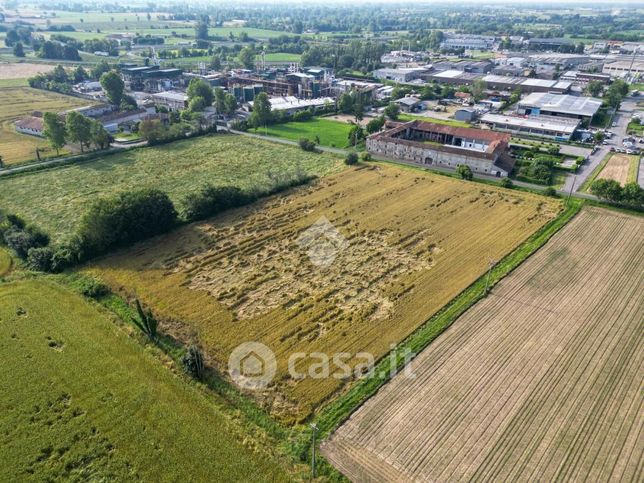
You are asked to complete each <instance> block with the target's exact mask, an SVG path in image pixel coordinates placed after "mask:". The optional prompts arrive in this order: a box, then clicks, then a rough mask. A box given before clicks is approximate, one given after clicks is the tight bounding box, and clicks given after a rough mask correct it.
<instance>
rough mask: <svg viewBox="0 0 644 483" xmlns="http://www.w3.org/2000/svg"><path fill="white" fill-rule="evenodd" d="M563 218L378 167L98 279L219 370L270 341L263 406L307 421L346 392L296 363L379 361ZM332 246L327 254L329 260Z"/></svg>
mask: <svg viewBox="0 0 644 483" xmlns="http://www.w3.org/2000/svg"><path fill="white" fill-rule="evenodd" d="M559 210H560V204H559V203H558V202H556V201H554V200H552V199H546V198H543V197H540V196H537V195H532V194H526V193H519V192H513V191H506V190H501V189H497V188H492V187H487V186H483V185H477V184H473V183H468V182H463V181H458V180H454V179H451V178H446V177H443V176H437V175H431V174H425V173H422V172H419V171H416V170H410V169H401V168H394V167H375V166H371V167H365V168H359V169H352V170H347V171H344V172H341V173H337V174H333V175H331V176H327V177H324V178H322V179H320V180H319V181H318V182H317V183H316V184H314V185H313V186H310V187H306V188H300V189H297V190H295V191H294V192H292V193H291V194H286V195H284V196H278V197H274V198H271V199H269V200H268V201H265V202H262V203H257V204H255V205H254V206H252V207H249V208H246V209H240V210H235V211H231V212H229V213H227V214H225V215H224V216H220V217H216V218H213V219H211V220H209V221H208V222H205V223H199V224H193V225H190V226H187V227H184V228H182V229H179V230H177V231H175V232H174V233H171V234H169V235H166V236H163V237H159V238H157V239H154V240H151V241H148V242H145V243H143V244H140V245H137V246H136V247H134V248H132V249H130V250H128V251H125V252H121V253H118V254H115V255H113V256H111V257H108V258H106V259H103V260H101V261H99V262H97V263H95V264H94V265H93V266H92V267H89V268H88V270H89V271H91V272H93V273H94V274H96V275H98V276H99V277H101V278H102V279H104V280H105V281H106V282H107V283H108V284H110V285H111V286H112V287H114V288H116V289H118V290H120V291H121V292H122V293H125V294H128V295H131V294H133V293H135V292H136V294H137V295H138V296H139V297H140V298H141V299H142V300H143V301H144V302H145V303H146V304H149V305H150V306H151V307H152V309H153V310H154V311H155V312H156V313H157V314H158V315H160V316H161V318H162V319H164V320H165V323H164V324H162V325H163V330H165V331H168V332H170V333H172V334H173V335H175V336H177V337H179V338H181V339H182V340H184V341H196V342H198V343H199V344H200V345H201V346H202V347H204V349H205V351H206V353H207V354H208V355H209V357H210V362H211V363H213V364H215V365H218V366H219V367H220V368H224V369H225V363H226V361H227V360H228V357H229V355H230V353H231V351H232V350H233V348H235V347H236V346H237V345H238V344H240V343H242V342H246V341H260V342H263V343H264V344H266V345H267V346H268V347H269V348H270V349H271V350H273V351H274V352H275V354H276V356H277V361H278V373H277V374H278V375H277V378H276V379H275V383H274V385H273V386H272V387H270V388H269V389H268V391H267V393H266V394H264V396H265V397H264V398H263V399H264V400H265V401H266V402H267V404H270V405H271V409H272V410H273V412H274V413H276V414H279V413H282V414H283V415H285V417H288V418H295V419H299V418H301V417H304V416H306V415H308V414H310V412H311V410H312V409H313V408H315V407H316V406H318V405H319V404H320V403H321V402H323V401H324V400H326V399H327V398H328V397H330V396H331V395H333V394H334V393H335V392H336V391H337V390H338V389H339V388H340V387H341V386H342V384H343V382H342V381H340V380H338V379H336V378H333V377H330V378H326V379H322V380H321V379H312V378H304V379H301V380H295V379H292V378H290V377H289V375H288V372H287V360H288V357H289V356H290V355H291V354H292V353H294V352H298V351H303V352H305V353H307V354H308V353H311V352H313V351H321V352H324V353H326V354H329V355H332V354H334V353H336V352H339V351H346V352H350V353H351V354H356V353H358V352H360V351H368V352H370V353H372V354H374V356H375V357H376V358H378V357H381V356H383V355H384V354H385V353H387V352H388V351H389V349H390V344H392V343H396V342H399V341H400V340H401V339H403V338H404V337H405V336H407V335H408V334H410V333H411V332H412V331H413V330H414V329H415V328H417V327H418V326H419V325H420V324H422V323H423V322H424V321H425V320H427V319H428V318H429V317H430V316H431V315H432V314H433V313H434V312H436V311H437V310H438V309H439V308H440V307H442V306H443V305H444V304H445V303H447V302H448V301H449V300H450V299H451V298H453V297H454V296H455V295H456V294H458V293H459V292H460V291H461V290H463V289H464V288H465V287H467V286H468V285H469V284H470V283H472V282H473V281H474V280H475V279H476V278H477V277H478V276H480V275H481V274H482V273H483V272H484V271H485V269H486V267H487V264H488V261H489V259H490V258H494V259H500V258H501V257H502V256H503V255H505V254H507V253H508V252H510V251H511V250H512V249H513V248H514V247H515V246H517V245H518V244H519V243H521V242H522V241H523V240H524V239H526V238H527V237H528V236H529V235H530V234H532V233H533V232H534V231H536V230H537V229H538V228H539V227H540V226H542V225H543V224H544V223H546V222H547V221H548V220H550V219H552V218H553V217H554V216H555V215H556V214H557V213H558V212H559ZM325 219H326V220H328V222H329V223H330V224H331V225H332V228H333V227H334V228H333V229H337V230H338V232H339V234H340V237H338V238H339V240H338V243H337V248H338V250H337V256H336V258H335V259H333V260H332V261H331V263H329V264H326V265H316V264H315V263H313V262H315V261H316V258H315V257H316V256H318V255H319V253H314V252H315V250H312V247H315V246H316V245H313V246H312V245H306V244H303V238H301V236H302V234H303V233H304V232H305V231H306V230H307V229H309V227H311V226H312V225H313V224H314V223H315V222H319V223H318V226H319V225H320V224H321V226H324V224H325ZM334 247H336V245H332V246H330V245H329V244H328V243H322V244H321V245H320V248H321V251H322V252H324V251H325V250H328V249H329V248H331V249H333V248H334ZM331 251H332V250H331ZM309 255H312V258H309ZM310 362H311V361H310V360H309V359H304V360H302V361H300V362H299V363H298V367H302V368H306V367H308V366H307V364H309V363H310ZM356 362H360V361H359V360H356V359H355V358H354V359H352V360H351V361H349V364H352V363H353V364H355V363H356ZM363 362H364V361H363Z"/></svg>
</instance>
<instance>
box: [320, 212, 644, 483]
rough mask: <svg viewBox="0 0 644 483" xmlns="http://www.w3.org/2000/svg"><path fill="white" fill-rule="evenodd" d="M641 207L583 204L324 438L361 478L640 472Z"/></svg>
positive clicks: (343, 466)
mask: <svg viewBox="0 0 644 483" xmlns="http://www.w3.org/2000/svg"><path fill="white" fill-rule="evenodd" d="M643 273H644V219H643V218H641V217H635V216H629V215H623V214H619V213H614V212H609V211H605V210H601V209H587V210H585V211H583V212H582V213H581V214H580V215H578V216H577V217H576V218H575V219H574V220H573V221H572V222H571V223H570V224H569V225H567V226H566V227H565V228H564V229H563V230H562V231H560V232H559V233H558V234H556V235H555V236H554V237H553V238H552V239H551V240H550V241H549V242H548V244H547V245H545V246H544V247H543V248H542V249H541V250H540V251H538V252H537V253H536V254H535V255H533V256H532V257H531V258H530V259H529V260H528V261H527V262H525V263H524V264H523V265H521V266H520V267H519V268H518V269H516V270H515V271H514V272H513V274H511V275H510V276H509V277H507V278H506V279H504V280H503V281H501V282H500V283H499V284H498V285H497V286H496V287H495V288H494V290H493V292H492V293H491V295H490V296H488V297H486V298H485V299H483V300H482V301H481V302H479V303H478V304H477V305H475V306H474V307H473V308H472V309H470V310H469V311H468V312H466V313H465V314H464V315H463V316H462V317H461V318H460V319H459V320H457V321H456V322H455V323H454V324H453V325H452V326H451V328H450V329H449V330H448V331H447V332H446V333H445V334H444V335H442V336H441V337H440V338H439V339H438V340H437V341H436V342H435V343H434V344H432V345H430V346H429V347H428V348H427V349H426V350H425V351H423V352H422V353H421V354H420V355H419V356H418V357H417V358H416V359H415V360H414V361H413V362H412V363H411V369H412V372H413V374H414V375H415V377H413V378H411V377H408V376H406V374H404V373H401V374H399V375H398V376H396V377H394V379H392V381H391V382H390V383H389V384H387V385H386V386H384V387H383V388H382V389H381V390H380V391H379V392H378V393H377V394H376V395H375V396H374V397H373V398H372V399H370V400H369V401H368V402H367V403H366V404H365V405H364V406H362V407H361V408H360V409H359V410H358V411H356V412H355V413H354V414H353V416H352V417H351V418H350V419H349V420H348V421H347V422H346V423H345V424H344V425H343V426H341V427H340V428H339V430H337V431H336V432H335V433H334V434H333V435H332V436H331V438H330V440H329V441H328V442H326V443H325V444H324V445H323V453H324V454H325V456H326V457H327V458H328V459H329V460H331V461H332V462H333V463H334V464H335V465H336V466H337V467H338V468H339V469H340V470H341V471H343V472H344V473H345V474H346V475H347V476H348V477H349V478H351V479H352V480H354V481H564V480H565V481H641V479H642V464H643V462H644V438H642V431H643V430H644V416H643V415H644V412H643V406H644V381H643V377H642V376H643V374H644V373H643V370H644V331H642V321H644V278H643V277H642V274H643Z"/></svg>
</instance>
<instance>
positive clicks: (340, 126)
mask: <svg viewBox="0 0 644 483" xmlns="http://www.w3.org/2000/svg"><path fill="white" fill-rule="evenodd" d="M350 130H351V125H350V124H349V123H346V122H340V121H332V120H330V119H325V118H321V117H316V118H314V119H311V120H310V121H305V122H287V123H286V124H275V125H272V126H269V127H268V133H267V134H268V135H269V136H276V137H280V138H286V139H291V140H293V141H297V140H299V139H300V138H309V139H311V140H313V139H314V138H315V136H319V137H320V145H322V146H327V147H336V148H344V147H345V146H346V145H347V144H348V143H349V131H350ZM257 132H258V134H266V131H264V129H258V130H257Z"/></svg>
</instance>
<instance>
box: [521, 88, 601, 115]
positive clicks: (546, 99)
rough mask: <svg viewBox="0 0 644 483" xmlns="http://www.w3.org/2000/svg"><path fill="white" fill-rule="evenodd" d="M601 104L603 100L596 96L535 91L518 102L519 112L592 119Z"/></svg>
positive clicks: (522, 113)
mask: <svg viewBox="0 0 644 483" xmlns="http://www.w3.org/2000/svg"><path fill="white" fill-rule="evenodd" d="M601 105H602V101H601V100H599V99H596V98H594V97H577V96H569V95H561V94H551V93H546V92H535V93H533V94H530V95H529V96H527V97H525V98H524V99H521V100H520V101H519V102H518V104H517V114H520V115H526V116H530V115H532V116H538V115H546V116H557V117H569V118H575V119H582V120H588V121H590V120H591V119H592V117H593V116H594V115H595V114H596V113H597V111H598V110H599V108H600V107H601Z"/></svg>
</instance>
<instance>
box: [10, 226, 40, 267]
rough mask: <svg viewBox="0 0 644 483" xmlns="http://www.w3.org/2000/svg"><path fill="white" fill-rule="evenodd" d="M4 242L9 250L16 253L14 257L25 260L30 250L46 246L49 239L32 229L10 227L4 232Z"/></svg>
mask: <svg viewBox="0 0 644 483" xmlns="http://www.w3.org/2000/svg"><path fill="white" fill-rule="evenodd" d="M4 241H5V243H6V244H7V246H8V247H9V248H11V249H12V250H13V251H14V252H16V255H18V256H19V257H20V258H22V259H26V258H27V256H28V253H29V250H30V249H32V248H41V247H44V246H46V245H47V244H48V243H49V238H48V237H47V235H45V234H44V233H42V232H40V231H38V230H36V229H34V228H30V227H26V228H24V229H23V228H19V227H17V226H11V227H9V228H8V229H7V230H5V231H4Z"/></svg>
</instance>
